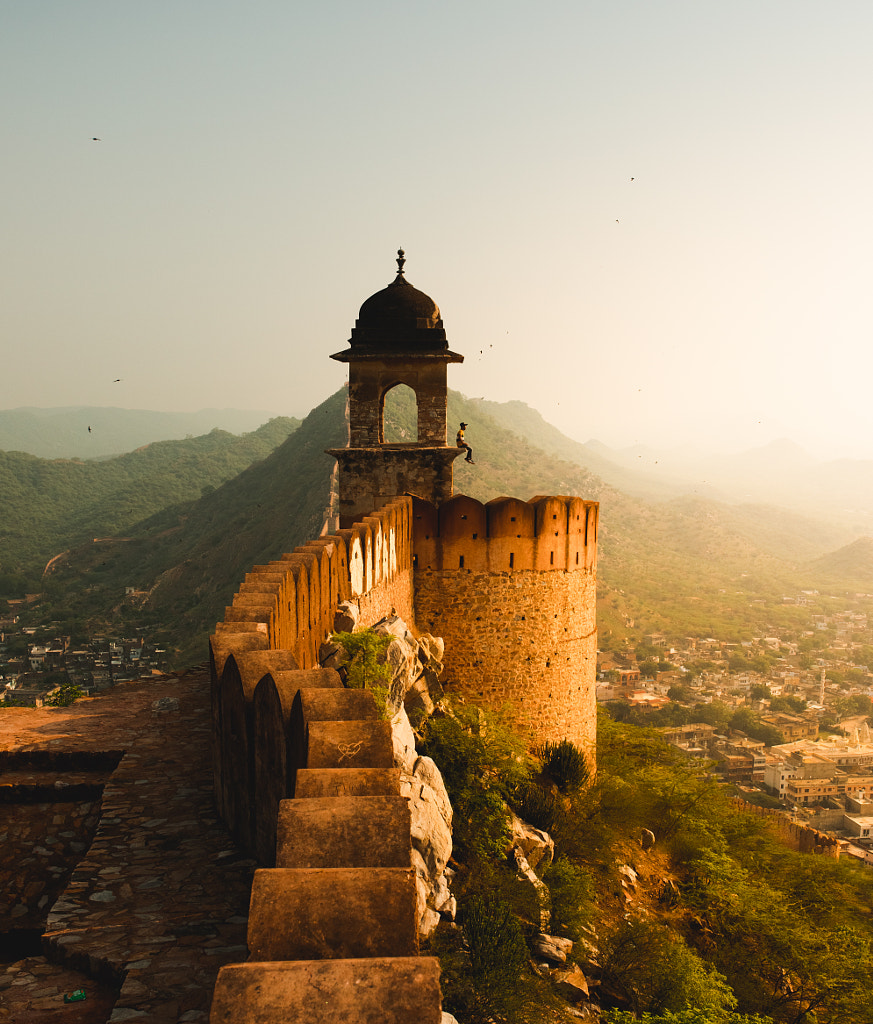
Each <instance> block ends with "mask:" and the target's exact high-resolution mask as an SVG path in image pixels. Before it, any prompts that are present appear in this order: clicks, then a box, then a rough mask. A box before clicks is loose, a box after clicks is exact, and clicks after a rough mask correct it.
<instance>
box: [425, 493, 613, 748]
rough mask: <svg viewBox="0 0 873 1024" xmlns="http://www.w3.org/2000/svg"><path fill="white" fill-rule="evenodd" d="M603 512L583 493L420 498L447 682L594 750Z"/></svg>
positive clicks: (428, 600) (428, 621) (429, 626)
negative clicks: (599, 524) (439, 501)
mask: <svg viewBox="0 0 873 1024" xmlns="http://www.w3.org/2000/svg"><path fill="white" fill-rule="evenodd" d="M597 514H598V506H597V503H596V502H586V501H583V500H582V499H581V498H574V497H548V498H542V497H540V498H533V499H531V501H529V502H523V501H519V500H518V499H515V498H498V499H495V500H494V501H491V502H488V503H487V504H482V503H481V502H478V501H476V500H475V499H473V498H469V497H466V496H459V497H457V498H453V499H452V500H451V501H449V502H446V503H445V504H443V505H442V506H440V508H439V509H436V508H435V507H434V506H433V505H432V504H430V503H429V502H424V501H419V500H417V499H416V500H415V501H414V502H413V564H414V565H415V567H416V571H415V573H414V586H415V610H416V621H417V624H418V627H419V628H420V629H422V630H426V631H427V632H430V633H433V634H434V635H436V636H441V637H442V638H443V639H444V640H445V643H446V655H445V671H444V674H443V682H444V684H446V685H447V686H448V687H449V691H450V692H452V691H454V692H459V693H461V694H462V695H464V696H467V697H469V698H471V699H473V700H476V701H481V702H483V703H485V704H487V705H490V706H491V707H500V706H502V705H503V704H505V703H507V702H511V703H512V704H513V705H514V707H515V709H516V711H517V712H518V713H519V715H520V718H521V720H522V722H523V723H525V724H526V725H527V727H528V728H529V730H530V732H531V734H532V735H533V736H534V737H535V738H536V739H537V740H561V739H570V740H572V741H573V742H574V743H578V744H579V745H581V746H583V747H584V748H585V749H586V750H587V751H588V752H589V756H590V757H591V758H592V759H593V758H594V754H595V739H596V701H595V696H594V686H595V675H596V661H597V633H596V617H595V616H596V552H597V547H596V544H597Z"/></svg>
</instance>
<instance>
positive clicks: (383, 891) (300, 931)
mask: <svg viewBox="0 0 873 1024" xmlns="http://www.w3.org/2000/svg"><path fill="white" fill-rule="evenodd" d="M248 945H249V958H250V959H251V960H255V961H260V960H335V959H354V958H356V957H383V956H392V957H394V956H415V955H416V954H417V953H418V928H417V918H416V895H415V871H414V870H413V869H412V868H411V867H409V868H316V869H314V870H312V869H302V870H301V869H293V868H262V869H261V870H259V871H256V872H255V878H254V882H253V883H252V898H251V904H250V907H249V928H248Z"/></svg>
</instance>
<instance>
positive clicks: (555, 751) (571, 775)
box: [536, 740, 591, 793]
mask: <svg viewBox="0 0 873 1024" xmlns="http://www.w3.org/2000/svg"><path fill="white" fill-rule="evenodd" d="M536 754H537V757H539V758H540V760H541V761H542V762H543V769H544V770H545V772H546V774H547V775H548V776H549V778H550V779H551V780H552V782H554V783H555V785H556V786H557V787H558V789H559V790H560V791H561V792H562V793H567V792H568V791H570V790H574V789H581V788H582V787H583V786H585V785H587V784H588V782H589V780H590V778H591V771H590V769H589V767H588V761H587V760H586V758H585V754H584V753H583V752H582V750H581V748H580V747H577V746H576V744H575V743H571V742H570V740H560V741H559V742H557V743H554V742H551V741H550V742H547V743H542V744H541V745H540V746H538V747H537V749H536Z"/></svg>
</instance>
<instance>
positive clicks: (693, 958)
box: [600, 919, 737, 1019]
mask: <svg viewBox="0 0 873 1024" xmlns="http://www.w3.org/2000/svg"><path fill="white" fill-rule="evenodd" d="M600 967H601V971H602V979H603V985H604V988H605V989H611V990H612V991H613V992H615V993H616V994H618V995H620V996H622V997H623V998H624V999H626V1000H627V1001H628V1002H629V1003H630V1005H631V1007H632V1008H633V1011H634V1013H636V1014H637V1015H639V1014H642V1013H655V1014H658V1013H663V1012H664V1011H665V1010H677V1011H678V1010H688V1009H691V1008H692V1007H693V1008H696V1009H700V1010H707V1011H710V1012H711V1013H714V1014H715V1015H716V1019H717V1016H718V1014H725V1013H727V1012H728V1011H730V1010H733V1008H734V1007H735V1006H736V1005H737V1000H736V998H735V997H734V995H733V993H732V992H731V989H730V987H729V986H728V983H727V981H726V979H725V978H724V977H723V976H722V975H721V974H720V973H719V972H718V971H717V970H715V968H713V967H711V966H710V965H709V964H707V963H706V962H705V961H704V960H702V959H701V958H700V957H699V956H698V955H697V954H696V953H695V952H694V951H693V950H692V949H690V948H689V947H688V946H686V945H685V943H684V942H683V941H682V939H681V938H679V937H678V936H677V935H676V934H675V933H674V932H672V931H671V930H670V929H669V928H667V927H665V926H664V925H658V924H653V923H651V922H649V921H642V920H639V919H637V920H630V921H623V922H622V923H621V924H620V925H619V926H618V928H616V929H615V931H613V932H612V933H611V934H610V935H607V936H606V937H605V938H604V939H603V940H602V942H601V945H600Z"/></svg>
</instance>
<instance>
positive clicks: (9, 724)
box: [0, 666, 254, 1024]
mask: <svg viewBox="0 0 873 1024" xmlns="http://www.w3.org/2000/svg"><path fill="white" fill-rule="evenodd" d="M166 697H176V698H178V701H179V704H178V708H177V709H175V710H160V711H155V710H153V704H154V702H155V701H157V700H159V699H161V698H166ZM210 732H211V726H210V710H209V676H208V671H207V669H206V668H205V666H204V667H201V668H198V669H195V670H192V671H191V672H188V673H186V674H184V675H182V676H179V677H176V676H173V677H169V678H163V679H160V680H155V681H147V682H138V683H124V684H121V685H119V686H118V687H116V688H115V689H114V690H111V691H109V692H107V693H105V694H103V695H101V696H99V697H95V698H91V699H86V700H80V701H77V702H76V704H74V705H72V706H71V707H69V708H40V709H31V708H8V709H3V710H0V758H2V757H3V756H4V754H6V752H28V751H30V752H35V756H37V757H41V758H43V759H45V758H49V760H51V759H52V758H55V759H56V760H57V761H58V763H59V764H63V763H64V757H65V756H66V755H70V754H73V755H75V754H81V753H82V752H85V751H89V752H102V751H123V756H122V757H121V760H120V761H119V762H118V766H117V767H116V768H115V769H114V771H113V770H111V767H110V768H109V769H107V770H105V771H104V773H103V777H102V778H101V779H100V782H101V783H103V782H104V781H105V788H104V789H103V794H102V801H100V800H99V799H98V800H96V801H94V800H93V799H92V800H90V801H89V800H88V799H84V798H80V799H78V800H76V801H68V802H66V803H63V804H61V803H56V802H51V801H50V800H48V799H40V802H33V803H29V804H15V803H3V804H0V837H3V838H2V839H0V883H2V885H0V888H2V890H3V892H4V893H7V894H8V896H7V899H6V904H5V905H3V907H2V914H0V916H2V918H3V919H4V921H5V927H6V928H7V932H8V929H9V928H10V927H11V928H21V927H22V926H25V925H26V926H28V927H31V928H33V927H34V926H36V927H43V922H45V924H44V935H43V939H42V943H43V949H44V950H45V951H46V952H47V953H48V959H46V958H45V957H40V956H37V955H34V951H33V950H31V949H28V950H26V951H24V955H23V956H22V958H21V959H18V958H17V957H15V955H14V951H13V953H12V955H10V954H9V952H8V950H7V955H6V957H5V959H6V960H7V961H9V960H12V961H13V962H12V963H7V964H6V965H5V967H4V966H3V965H2V964H0V1021H7V1020H9V1021H16V1022H19V1021H20V1022H22V1024H31V1022H33V1024H36V1022H40V1021H52V1022H53V1021H65V1022H67V1021H69V1022H71V1024H105V1022H107V1021H110V1022H111V1024H116V1022H121V1021H132V1020H144V1021H149V1022H154V1024H164V1022H167V1024H169V1022H173V1024H175V1022H177V1021H179V1022H181V1021H203V1022H205V1021H206V1020H207V1019H208V1009H209V1002H210V999H211V995H212V988H213V985H214V981H215V977H216V975H217V974H218V970H219V968H220V967H221V966H222V965H223V964H226V963H233V962H239V961H242V960H245V958H246V955H247V951H246V945H245V933H246V921H247V913H248V901H249V892H250V888H251V876H252V872H253V870H254V863H253V862H252V861H251V860H248V859H246V858H244V857H243V856H241V855H240V854H239V852H238V851H237V850H236V849H235V847H234V846H233V844H232V842H231V840H230V838H229V836H228V834H227V832H226V830H225V829H224V827H223V826H222V825H221V823H220V822H219V821H218V820H217V817H216V815H215V811H214V807H213V801H212V782H211V768H210ZM7 756H8V755H7ZM19 756H20V753H19ZM50 774H51V773H50ZM45 776H46V770H45V768H44V767H43V768H42V769H40V770H39V771H37V772H31V771H22V770H21V769H20V768H18V767H17V768H15V770H14V771H9V772H3V771H2V764H0V788H2V786H4V785H9V786H13V785H14V786H18V787H21V786H25V787H26V786H27V785H34V784H37V785H39V786H40V788H39V790H37V792H38V793H39V794H42V793H44V791H45V786H46V785H49V786H50V785H51V784H52V783H53V782H55V781H58V780H60V781H61V783H62V786H63V784H65V781H66V784H77V783H80V782H81V781H82V780H83V779H86V778H87V777H88V773H85V774H84V775H82V774H79V773H77V772H76V771H68V772H65V771H63V770H60V769H59V770H56V771H54V774H53V777H52V779H51V780H47V779H46V777H45ZM91 778H92V781H93V779H94V776H93V775H92V776H91ZM49 792H50V790H49ZM10 799H12V798H10ZM98 812H99V819H98V818H97V813H98ZM92 837H93V838H92ZM89 842H90V846H88V845H87V844H88V843H89ZM25 861H27V863H24V862H25ZM43 868H45V871H43ZM61 886H62V887H63V888H61ZM46 896H48V899H46ZM40 901H42V906H40ZM11 934H12V935H13V936H14V934H15V933H14V932H13V933H11ZM77 988H82V989H84V990H85V992H86V999H85V1000H84V1002H78V1003H70V1004H65V1003H64V1002H63V994H64V993H65V992H72V991H73V990H75V989H77Z"/></svg>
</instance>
